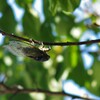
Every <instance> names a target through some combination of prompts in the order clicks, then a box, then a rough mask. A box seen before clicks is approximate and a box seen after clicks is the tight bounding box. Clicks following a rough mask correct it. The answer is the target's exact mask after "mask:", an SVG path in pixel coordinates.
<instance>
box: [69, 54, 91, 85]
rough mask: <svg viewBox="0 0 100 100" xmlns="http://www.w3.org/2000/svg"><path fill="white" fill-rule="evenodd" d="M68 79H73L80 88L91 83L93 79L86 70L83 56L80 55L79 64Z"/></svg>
mask: <svg viewBox="0 0 100 100" xmlns="http://www.w3.org/2000/svg"><path fill="white" fill-rule="evenodd" d="M68 79H73V80H74V81H75V82H76V83H77V84H79V85H80V86H85V84H86V82H90V80H91V78H90V76H89V75H88V74H87V71H86V70H85V68H84V65H83V61H82V58H81V55H79V57H78V64H77V65H76V67H74V68H73V69H72V71H71V72H70V74H69V77H68Z"/></svg>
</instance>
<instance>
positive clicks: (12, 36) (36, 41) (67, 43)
mask: <svg viewBox="0 0 100 100" xmlns="http://www.w3.org/2000/svg"><path fill="white" fill-rule="evenodd" d="M0 33H1V34H2V35H5V36H9V37H10V38H15V39H18V40H23V41H26V42H29V43H32V42H34V43H36V44H42V43H43V44H44V45H50V46H71V45H84V44H92V43H99V42H100V39H96V40H90V41H82V42H43V41H38V40H34V39H27V38H23V37H20V36H16V35H14V34H8V33H6V32H4V31H2V30H0Z"/></svg>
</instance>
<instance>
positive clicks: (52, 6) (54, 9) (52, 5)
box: [49, 0, 58, 15]
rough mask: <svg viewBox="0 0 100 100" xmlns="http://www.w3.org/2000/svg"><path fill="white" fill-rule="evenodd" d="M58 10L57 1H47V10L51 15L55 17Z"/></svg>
mask: <svg viewBox="0 0 100 100" xmlns="http://www.w3.org/2000/svg"><path fill="white" fill-rule="evenodd" d="M57 8H58V0H49V10H50V11H51V12H52V15H55V14H56V12H57Z"/></svg>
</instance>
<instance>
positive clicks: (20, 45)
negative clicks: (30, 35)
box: [4, 41, 50, 62]
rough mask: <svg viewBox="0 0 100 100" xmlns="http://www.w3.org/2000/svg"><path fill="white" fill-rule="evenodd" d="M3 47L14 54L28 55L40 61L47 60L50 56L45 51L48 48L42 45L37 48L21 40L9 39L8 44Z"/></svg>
mask: <svg viewBox="0 0 100 100" xmlns="http://www.w3.org/2000/svg"><path fill="white" fill-rule="evenodd" d="M4 48H6V49H7V50H8V51H10V52H11V53H12V54H14V55H16V56H24V57H29V58H32V59H34V60H36V61H40V62H43V61H47V60H48V59H49V58H50V56H49V55H48V54H47V53H46V52H47V51H49V50H50V48H44V47H43V45H42V47H40V48H39V47H36V46H35V45H33V44H29V43H25V42H22V41H9V44H8V45H5V46H4Z"/></svg>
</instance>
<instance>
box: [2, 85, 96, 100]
mask: <svg viewBox="0 0 100 100" xmlns="http://www.w3.org/2000/svg"><path fill="white" fill-rule="evenodd" d="M32 92H33V93H44V94H46V95H57V96H70V97H72V98H74V99H76V98H77V99H85V100H94V99H91V98H86V97H81V96H77V95H73V94H69V93H65V92H63V91H62V92H51V91H49V90H42V89H20V88H18V87H16V88H15V87H13V88H11V87H8V86H7V85H5V84H4V83H0V94H19V93H24V94H25V93H32Z"/></svg>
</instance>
